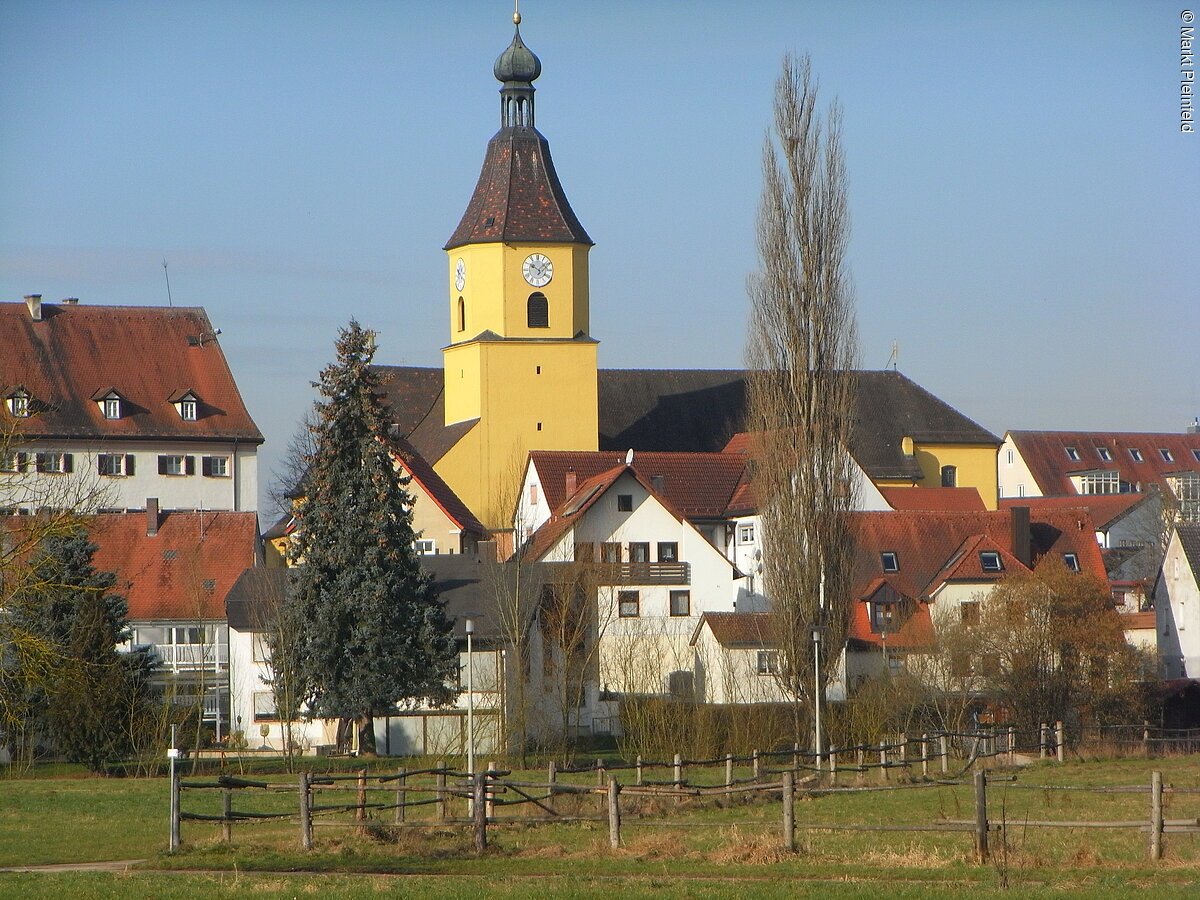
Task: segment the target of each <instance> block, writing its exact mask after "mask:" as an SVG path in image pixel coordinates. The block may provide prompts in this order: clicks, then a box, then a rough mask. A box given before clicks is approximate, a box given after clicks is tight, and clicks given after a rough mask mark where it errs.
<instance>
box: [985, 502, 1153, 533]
mask: <svg viewBox="0 0 1200 900" xmlns="http://www.w3.org/2000/svg"><path fill="white" fill-rule="evenodd" d="M1147 496H1148V495H1147V494H1083V495H1073V496H1070V497H1009V498H1006V499H1003V500H1001V501H1000V508H1001V509H1012V508H1013V507H1014V506H1028V507H1029V508H1030V509H1031V510H1042V509H1082V510H1086V511H1087V513H1088V514H1089V515H1090V516H1091V517H1092V521H1093V522H1095V523H1096V527H1097V528H1099V529H1101V530H1103V529H1105V528H1107V527H1108V526H1109V525H1111V524H1113V523H1114V522H1116V521H1117V520H1118V519H1120V518H1121V517H1122V516H1124V515H1125V514H1126V513H1127V512H1129V511H1130V510H1131V509H1133V507H1135V506H1137V505H1138V504H1139V503H1141V502H1142V501H1143V500H1145V499H1146V497H1147Z"/></svg>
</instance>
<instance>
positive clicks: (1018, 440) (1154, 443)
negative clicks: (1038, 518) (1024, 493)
mask: <svg viewBox="0 0 1200 900" xmlns="http://www.w3.org/2000/svg"><path fill="white" fill-rule="evenodd" d="M1008 436H1009V437H1010V438H1012V441H1013V443H1014V444H1015V445H1016V447H1017V450H1018V451H1020V454H1021V458H1022V459H1023V460H1024V461H1025V465H1026V466H1028V467H1029V471H1030V474H1032V475H1033V480H1034V481H1036V482H1037V486H1038V488H1039V489H1040V490H1041V492H1042V493H1043V494H1046V495H1048V496H1054V495H1057V494H1071V495H1074V494H1076V490H1075V487H1074V485H1073V484H1072V483H1071V475H1072V474H1078V473H1080V472H1095V471H1112V470H1115V471H1117V472H1118V473H1119V475H1120V478H1121V481H1123V482H1125V483H1126V484H1128V485H1130V487H1131V489H1132V490H1134V491H1145V490H1147V489H1148V488H1149V487H1150V486H1151V485H1158V486H1159V487H1160V488H1161V489H1162V490H1164V491H1167V492H1168V496H1169V495H1170V493H1171V492H1170V485H1169V484H1168V483H1167V476H1168V475H1177V474H1180V473H1183V472H1196V473H1200V460H1197V458H1196V456H1195V453H1196V452H1200V434H1154V433H1149V432H1114V431H1010V432H1009V433H1008ZM1068 447H1071V448H1073V449H1074V450H1075V452H1076V453H1077V454H1078V456H1079V459H1078V460H1074V459H1071V457H1070V456H1068V455H1067V448H1068ZM1099 448H1104V449H1106V450H1107V451H1108V454H1109V456H1110V457H1111V459H1109V460H1105V459H1102V458H1101V457H1100V454H1099V452H1098V450H1099ZM1132 450H1137V451H1138V452H1139V453H1140V454H1141V457H1142V461H1141V462H1138V461H1137V460H1136V459H1134V457H1133V454H1132V453H1131V452H1130V451H1132ZM1160 450H1167V451H1169V452H1170V454H1171V457H1172V459H1171V460H1170V461H1168V460H1165V459H1163V456H1162V454H1161V453H1160V452H1159V451H1160Z"/></svg>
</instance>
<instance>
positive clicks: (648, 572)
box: [597, 562, 692, 584]
mask: <svg viewBox="0 0 1200 900" xmlns="http://www.w3.org/2000/svg"><path fill="white" fill-rule="evenodd" d="M691 574H692V573H691V566H690V565H689V564H688V563H685V562H679V563H649V562H645V563H643V562H623V563H599V564H598V565H597V581H598V582H599V583H600V584H690V583H691Z"/></svg>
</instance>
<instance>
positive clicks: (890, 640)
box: [846, 592, 934, 650]
mask: <svg viewBox="0 0 1200 900" xmlns="http://www.w3.org/2000/svg"><path fill="white" fill-rule="evenodd" d="M872 596H874V592H872V593H871V594H868V595H867V596H866V598H864V600H863V602H862V603H855V604H854V606H853V607H852V609H851V613H850V628H849V630H848V631H847V632H846V637H847V639H848V640H851V641H854V642H856V643H858V644H860V645H861V644H866V645H868V646H876V647H880V648H882V647H883V645H884V639H883V634H882V633H880V632H876V631H873V630H872V629H871V611H870V599H871V597H872ZM908 600H909V603H910V608H909V615H908V618H906V619H904V620H903V621H902V622H901V623H900V627H899V628H898V629H897V630H896V631H889V632H888V635H887V647H888V649H889V650H920V649H922V648H925V647H931V646H933V643H934V630H933V618H932V617H931V616H930V615H929V603H928V602H926V601H924V600H912V598H908Z"/></svg>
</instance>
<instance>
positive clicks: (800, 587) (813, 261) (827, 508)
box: [746, 56, 857, 734]
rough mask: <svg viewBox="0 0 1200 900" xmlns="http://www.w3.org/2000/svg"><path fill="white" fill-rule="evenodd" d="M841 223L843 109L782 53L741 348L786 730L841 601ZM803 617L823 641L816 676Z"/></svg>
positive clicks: (847, 467)
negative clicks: (824, 104)
mask: <svg viewBox="0 0 1200 900" xmlns="http://www.w3.org/2000/svg"><path fill="white" fill-rule="evenodd" d="M849 234H850V228H849V213H848V210H847V189H846V171H845V159H844V153H843V150H842V145H841V112H840V109H839V107H838V106H837V104H836V103H835V104H833V105H831V106H830V107H829V109H828V111H827V112H826V113H825V115H824V117H822V115H821V114H820V112H819V111H818V110H817V84H816V81H815V79H814V77H813V75H812V67H811V63H810V61H809V59H808V57H803V58H801V59H799V60H796V59H793V58H792V57H790V56H788V57H785V58H784V61H783V71H782V73H781V75H780V77H779V80H778V81H777V82H776V84H775V100H774V123H773V128H772V130H771V131H770V133H769V134H768V136H767V138H766V140H765V142H764V146H763V189H762V197H761V200H760V205H759V214H758V249H759V265H760V268H759V271H758V272H756V273H754V274H752V275H751V276H750V278H749V280H748V290H749V295H750V307H751V309H750V327H749V333H748V338H747V349H746V357H747V363H748V365H749V368H750V381H749V394H750V397H749V400H750V403H749V410H750V415H749V421H750V428H751V431H752V432H754V435H755V446H754V464H755V467H756V468H755V486H756V491H757V494H758V497H759V508H760V514H761V517H762V531H763V542H764V546H765V548H766V552H767V557H766V564H765V571H764V576H765V583H766V587H767V594H768V597H769V598H770V601H771V604H772V611H773V613H774V616H775V619H776V631H777V638H778V641H779V646H780V650H781V653H782V657H783V660H782V662H783V665H782V672H783V677H784V680H785V683H786V687H787V689H788V691H789V693H790V694H791V696H792V697H793V698H794V710H795V727H796V731H797V734H799V733H800V730H801V725H802V721H803V711H804V707H805V706H807V705H808V704H805V703H804V701H805V699H808V700H810V701H811V700H813V699H815V698H819V697H820V696H821V686H820V685H819V684H815V683H814V682H816V681H818V680H819V681H820V682H821V684H824V682H825V680H826V679H827V678H828V676H829V674H830V673H831V672H832V671H834V669H835V667H836V664H837V662H838V659H839V656H840V652H841V648H842V647H843V645H844V643H845V635H846V629H847V624H848V617H849V609H850V585H851V573H852V566H853V561H854V547H853V537H852V531H851V524H850V517H849V513H850V511H851V510H852V509H853V508H854V506H855V497H854V491H855V480H854V478H853V475H852V465H853V464H852V461H851V458H850V455H849V452H848V447H849V441H850V436H851V425H852V421H853V415H854V393H853V392H854V378H853V374H852V370H853V368H854V366H855V364H856V361H857V337H856V334H857V329H856V325H855V318H854V304H853V288H852V285H851V281H850V277H849V274H848V272H847V270H846V247H847V243H848V241H849ZM822 596H823V598H824V599H823V601H822V599H821V598H822ZM814 625H821V626H823V628H824V629H825V632H824V636H825V640H824V647H825V648H827V649H826V650H825V651H824V652H823V653H822V656H823V659H822V665H821V674H820V676H819V678H818V676H817V675H816V674H815V673H814V667H813V641H812V628H813V626H814Z"/></svg>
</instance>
